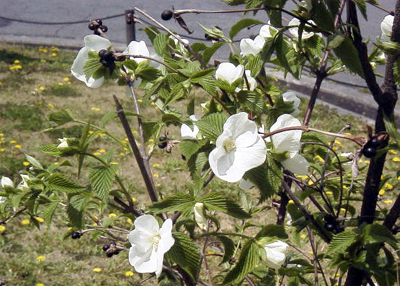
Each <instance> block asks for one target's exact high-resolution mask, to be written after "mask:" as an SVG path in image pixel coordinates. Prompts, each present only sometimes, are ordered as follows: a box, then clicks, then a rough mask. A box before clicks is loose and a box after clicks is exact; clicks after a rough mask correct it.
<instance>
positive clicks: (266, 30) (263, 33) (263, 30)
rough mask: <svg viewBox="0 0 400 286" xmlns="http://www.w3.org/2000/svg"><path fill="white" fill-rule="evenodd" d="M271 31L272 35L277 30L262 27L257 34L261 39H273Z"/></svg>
mask: <svg viewBox="0 0 400 286" xmlns="http://www.w3.org/2000/svg"><path fill="white" fill-rule="evenodd" d="M271 30H272V31H273V32H274V34H275V33H276V32H277V30H276V29H275V28H274V27H272V26H271V25H264V26H262V27H261V28H260V33H259V34H260V36H261V37H264V38H270V37H273V34H272V33H271Z"/></svg>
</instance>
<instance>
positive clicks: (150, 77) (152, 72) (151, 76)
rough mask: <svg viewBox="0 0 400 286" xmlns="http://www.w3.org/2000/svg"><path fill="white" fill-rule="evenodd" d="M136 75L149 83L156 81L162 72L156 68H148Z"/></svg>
mask: <svg viewBox="0 0 400 286" xmlns="http://www.w3.org/2000/svg"><path fill="white" fill-rule="evenodd" d="M135 75H136V76H137V77H140V78H142V79H144V80H147V81H154V80H156V79H157V78H158V77H160V76H161V72H160V70H158V69H156V68H154V67H146V68H144V69H141V70H140V71H139V72H136V73H135Z"/></svg>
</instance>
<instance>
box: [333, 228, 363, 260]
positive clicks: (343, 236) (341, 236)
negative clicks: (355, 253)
mask: <svg viewBox="0 0 400 286" xmlns="http://www.w3.org/2000/svg"><path fill="white" fill-rule="evenodd" d="M356 239H357V234H356V233H355V232H354V231H351V230H345V231H343V232H341V233H338V234H336V235H334V236H333V238H332V241H331V242H330V244H329V247H328V251H327V254H329V255H334V254H338V253H343V252H344V251H346V249H347V248H348V247H349V246H350V245H352V244H353V243H354V242H355V241H356Z"/></svg>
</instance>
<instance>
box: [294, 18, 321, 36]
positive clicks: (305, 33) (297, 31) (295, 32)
mask: <svg viewBox="0 0 400 286" xmlns="http://www.w3.org/2000/svg"><path fill="white" fill-rule="evenodd" d="M308 22H309V23H311V24H314V25H315V22H314V21H313V20H309V21H308ZM288 26H297V27H291V28H289V32H290V33H291V34H292V35H293V37H296V38H298V37H299V27H298V26H300V20H299V19H297V18H293V19H292V20H290V22H289V23H288ZM305 26H307V27H310V25H308V24H306V25H305ZM312 36H314V33H313V32H307V31H305V29H303V33H302V35H301V38H302V39H303V40H305V39H308V38H311V37H312Z"/></svg>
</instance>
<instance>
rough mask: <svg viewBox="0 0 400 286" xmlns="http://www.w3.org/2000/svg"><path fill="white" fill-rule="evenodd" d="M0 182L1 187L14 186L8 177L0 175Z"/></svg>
mask: <svg viewBox="0 0 400 286" xmlns="http://www.w3.org/2000/svg"><path fill="white" fill-rule="evenodd" d="M0 184H1V187H2V188H5V187H11V188H14V182H13V181H12V180H11V179H10V178H8V177H1V181H0Z"/></svg>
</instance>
